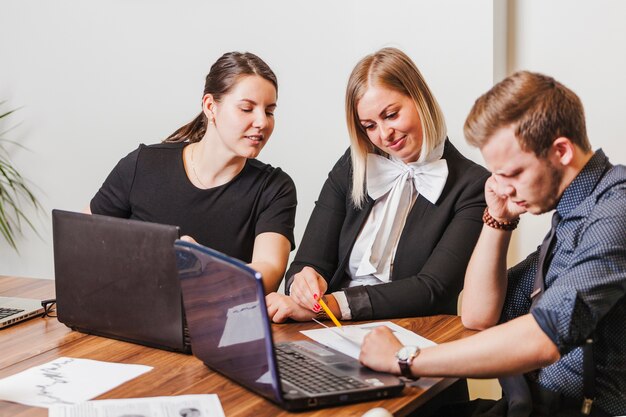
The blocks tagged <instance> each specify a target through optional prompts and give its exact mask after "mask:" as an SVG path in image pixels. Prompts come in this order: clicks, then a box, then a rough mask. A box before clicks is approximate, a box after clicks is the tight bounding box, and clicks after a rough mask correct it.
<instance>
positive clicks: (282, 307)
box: [265, 292, 315, 323]
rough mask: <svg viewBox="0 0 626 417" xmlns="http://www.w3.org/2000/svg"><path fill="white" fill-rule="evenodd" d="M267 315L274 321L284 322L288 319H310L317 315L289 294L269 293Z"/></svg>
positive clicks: (267, 296) (266, 299) (266, 300)
mask: <svg viewBox="0 0 626 417" xmlns="http://www.w3.org/2000/svg"><path fill="white" fill-rule="evenodd" d="M265 303H266V304H267V315H268V316H269V318H270V320H272V321H273V322H274V323H282V322H284V321H286V320H287V319H293V320H296V321H310V320H311V319H313V317H315V313H314V312H313V311H311V310H308V309H306V308H303V307H301V306H300V305H298V303H296V302H295V301H294V299H293V298H291V297H290V296H288V295H284V294H278V293H276V292H272V293H269V294H267V295H266V296H265Z"/></svg>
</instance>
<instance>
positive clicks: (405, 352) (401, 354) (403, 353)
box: [396, 346, 417, 361]
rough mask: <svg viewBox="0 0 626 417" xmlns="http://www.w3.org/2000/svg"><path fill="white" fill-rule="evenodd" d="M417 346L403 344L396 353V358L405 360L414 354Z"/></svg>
mask: <svg viewBox="0 0 626 417" xmlns="http://www.w3.org/2000/svg"><path fill="white" fill-rule="evenodd" d="M416 351H417V348H416V347H415V346H403V347H402V349H400V350H399V351H398V353H397V354H396V355H397V356H398V359H400V360H403V361H406V360H408V359H409V358H410V357H411V356H413V355H414V354H415V352H416Z"/></svg>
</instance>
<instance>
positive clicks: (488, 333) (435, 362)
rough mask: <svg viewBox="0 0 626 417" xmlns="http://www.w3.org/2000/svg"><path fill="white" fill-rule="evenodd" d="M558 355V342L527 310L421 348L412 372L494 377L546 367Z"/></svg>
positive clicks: (449, 375)
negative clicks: (553, 339)
mask: <svg viewBox="0 0 626 417" xmlns="http://www.w3.org/2000/svg"><path fill="white" fill-rule="evenodd" d="M559 358H560V354H559V351H558V349H557V346H556V345H555V344H554V343H553V342H552V340H551V339H550V338H549V337H548V336H547V335H546V334H545V333H544V332H543V330H541V328H540V327H539V325H538V324H537V322H536V321H535V319H534V317H533V316H532V315H530V314H527V315H524V316H522V317H519V318H517V319H515V320H512V321H510V322H508V323H504V324H501V325H499V326H496V327H493V328H491V329H488V330H485V331H483V332H480V333H478V334H476V335H473V336H470V337H467V338H465V339H461V340H457V341H454V342H450V343H444V344H441V345H438V346H433V347H431V348H426V349H423V350H422V352H421V353H420V355H419V356H418V357H417V358H416V359H415V360H414V361H413V364H412V366H411V369H412V371H413V374H414V375H416V376H417V375H419V376H443V377H470V378H493V377H496V376H502V375H513V374H520V373H524V372H528V371H531V370H534V369H538V368H541V367H545V366H547V365H549V364H552V363H554V362H556V361H557V360H558V359H559Z"/></svg>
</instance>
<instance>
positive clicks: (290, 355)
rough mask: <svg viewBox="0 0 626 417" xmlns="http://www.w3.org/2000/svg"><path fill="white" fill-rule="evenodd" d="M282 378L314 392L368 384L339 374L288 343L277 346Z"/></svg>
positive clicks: (345, 388) (353, 387)
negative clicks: (326, 368)
mask: <svg viewBox="0 0 626 417" xmlns="http://www.w3.org/2000/svg"><path fill="white" fill-rule="evenodd" d="M274 350H275V352H276V359H277V360H278V370H279V372H280V378H281V379H282V380H283V381H287V382H289V383H290V384H292V385H295V386H296V387H298V388H299V389H301V390H303V391H307V392H310V393H313V394H318V393H323V392H336V391H345V390H352V389H355V388H363V387H367V386H368V385H366V384H364V383H363V382H361V381H359V380H357V379H355V378H352V377H350V376H337V375H335V374H333V373H331V372H328V371H327V370H325V369H324V368H323V366H324V364H322V363H321V362H318V361H316V360H314V359H311V358H308V357H306V356H304V355H302V354H300V353H299V352H298V351H296V350H294V349H292V348H290V347H289V346H288V345H278V346H275V349H274Z"/></svg>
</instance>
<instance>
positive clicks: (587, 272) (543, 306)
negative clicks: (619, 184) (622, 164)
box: [531, 193, 626, 354]
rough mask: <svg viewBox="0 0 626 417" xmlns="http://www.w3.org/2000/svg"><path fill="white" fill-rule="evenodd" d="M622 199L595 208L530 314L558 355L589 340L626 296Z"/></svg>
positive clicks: (624, 199) (624, 196)
mask: <svg viewBox="0 0 626 417" xmlns="http://www.w3.org/2000/svg"><path fill="white" fill-rule="evenodd" d="M624 236H626V194H624V193H622V196H621V198H619V199H616V200H612V201H610V202H604V203H599V204H598V205H597V206H596V208H595V209H594V211H593V213H592V214H591V215H590V216H589V219H588V220H587V222H586V224H585V226H584V228H583V230H582V232H581V234H580V236H579V238H578V242H579V243H578V245H577V246H576V248H575V250H574V253H573V254H572V256H571V259H573V260H574V262H572V263H571V265H569V267H568V268H567V269H566V270H564V271H563V273H562V274H560V275H559V277H558V278H557V279H556V281H555V282H554V283H553V284H552V285H551V286H550V287H549V288H548V289H547V290H546V292H545V294H544V295H543V296H542V298H541V299H540V300H539V301H538V302H537V304H536V305H535V307H534V308H533V309H532V311H531V314H532V315H533V317H534V318H535V320H536V321H537V323H538V324H539V326H540V327H541V328H542V330H543V331H544V332H545V333H546V335H547V336H548V337H550V339H552V341H553V342H554V343H555V345H556V346H558V348H559V351H560V352H561V353H562V354H563V353H567V352H569V351H570V350H571V349H573V348H574V347H576V346H579V345H581V344H582V343H583V342H584V340H585V339H586V338H587V337H589V336H590V335H591V334H592V333H593V332H594V330H595V329H596V327H597V326H598V323H599V322H600V321H601V320H602V319H603V318H604V317H605V316H606V315H607V314H608V313H609V312H610V311H611V310H612V309H613V308H614V307H615V306H616V304H618V303H619V302H620V300H623V299H624V296H625V293H626V239H624Z"/></svg>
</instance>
